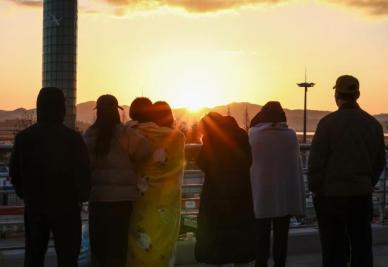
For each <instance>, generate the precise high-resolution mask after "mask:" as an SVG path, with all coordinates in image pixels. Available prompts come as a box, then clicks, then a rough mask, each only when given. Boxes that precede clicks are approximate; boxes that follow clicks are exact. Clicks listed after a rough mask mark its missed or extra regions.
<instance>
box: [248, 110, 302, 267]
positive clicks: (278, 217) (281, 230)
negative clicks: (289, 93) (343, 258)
mask: <svg viewBox="0 0 388 267" xmlns="http://www.w3.org/2000/svg"><path fill="white" fill-rule="evenodd" d="M286 122H287V119H286V115H285V113H284V111H283V108H282V106H281V105H280V103H279V102H268V103H267V104H266V105H264V106H263V108H262V110H261V111H260V112H259V113H258V114H257V115H256V116H255V117H254V118H253V119H252V122H251V128H250V130H249V140H250V144H251V147H252V156H253V160H252V168H251V184H252V195H253V206H254V212H255V218H256V232H257V255H256V267H267V266H268V265H267V262H268V259H269V255H270V243H271V242H270V239H271V228H273V258H274V263H275V265H274V266H275V267H284V266H285V265H286V258H287V241H288V229H289V224H290V217H291V216H303V215H304V213H305V191H304V180H303V171H302V163H301V157H300V150H299V144H298V140H297V138H296V133H295V131H294V130H292V129H289V128H288V126H287V123H286Z"/></svg>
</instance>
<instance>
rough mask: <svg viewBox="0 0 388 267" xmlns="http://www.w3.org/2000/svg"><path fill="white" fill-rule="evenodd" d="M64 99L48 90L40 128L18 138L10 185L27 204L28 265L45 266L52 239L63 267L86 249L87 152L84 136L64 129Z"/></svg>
mask: <svg viewBox="0 0 388 267" xmlns="http://www.w3.org/2000/svg"><path fill="white" fill-rule="evenodd" d="M64 117H65V97H64V95H63V92H62V91H61V90H59V89H58V88H54V87H52V88H43V89H41V90H40V92H39V96H38V99H37V123H36V124H34V125H32V126H31V127H28V128H27V129H25V130H23V131H21V132H19V133H18V134H17V135H16V138H15V143H14V148H13V151H12V156H11V162H10V176H11V179H12V180H11V182H12V184H13V186H14V188H15V190H16V194H17V195H18V196H19V197H20V198H22V199H23V200H24V203H25V214H24V220H25V236H26V237H25V238H26V248H25V258H24V260H25V265H24V266H26V267H29V266H31V267H40V266H44V259H45V253H46V251H47V246H48V242H49V238H50V232H52V233H53V237H54V243H55V249H56V252H57V261H58V266H59V267H74V266H77V264H78V263H77V260H78V254H79V251H80V245H81V214H80V207H81V203H82V202H85V201H87V200H88V199H89V191H90V176H91V174H90V170H89V157H88V152H87V149H86V146H85V143H84V142H83V139H82V136H81V135H80V134H79V133H78V132H76V131H74V130H72V129H70V128H68V127H66V126H65V125H63V121H64Z"/></svg>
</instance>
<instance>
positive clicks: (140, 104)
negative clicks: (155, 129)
mask: <svg viewBox="0 0 388 267" xmlns="http://www.w3.org/2000/svg"><path fill="white" fill-rule="evenodd" d="M151 109H152V102H151V100H149V99H148V98H147V97H137V98H135V100H133V101H132V103H131V106H130V108H129V117H130V118H131V119H132V120H135V121H138V122H140V123H142V122H149V121H150V117H151V115H150V113H151Z"/></svg>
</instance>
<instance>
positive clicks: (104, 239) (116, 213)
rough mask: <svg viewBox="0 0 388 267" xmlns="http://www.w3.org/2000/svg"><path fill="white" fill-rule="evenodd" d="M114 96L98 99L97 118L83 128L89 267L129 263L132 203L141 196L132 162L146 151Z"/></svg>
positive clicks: (146, 152) (145, 142) (142, 138)
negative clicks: (124, 119) (86, 158)
mask: <svg viewBox="0 0 388 267" xmlns="http://www.w3.org/2000/svg"><path fill="white" fill-rule="evenodd" d="M119 108H120V107H119V105H118V102H117V99H116V98H115V97H114V96H112V95H103V96H100V97H99V98H98V100H97V107H96V109H97V119H96V122H95V123H94V124H93V125H92V126H91V127H90V128H89V129H87V130H86V132H85V134H84V139H85V142H86V144H87V147H88V150H89V155H90V159H91V166H92V182H91V184H92V188H91V193H90V201H89V233H90V246H91V254H92V266H93V267H123V266H125V265H126V261H127V250H128V231H129V221H130V217H131V213H132V204H133V202H134V201H136V200H137V199H138V197H139V194H138V190H137V182H138V176H137V173H136V172H135V164H136V163H137V162H139V161H142V160H145V159H146V158H147V157H148V156H149V154H150V149H151V148H150V144H149V142H148V141H147V140H146V139H145V138H144V136H143V135H141V134H140V133H139V132H138V131H137V130H135V129H133V128H130V127H126V126H124V125H122V124H121V122H120V114H119V111H118V109H119Z"/></svg>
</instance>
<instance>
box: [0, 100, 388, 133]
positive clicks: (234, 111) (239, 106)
mask: <svg viewBox="0 0 388 267" xmlns="http://www.w3.org/2000/svg"><path fill="white" fill-rule="evenodd" d="M95 105H96V102H95V101H88V102H84V103H80V104H78V105H77V120H78V122H79V123H80V124H81V125H83V127H82V128H84V127H87V125H90V124H91V123H92V122H93V121H94V119H95V111H94V107H95ZM123 108H124V111H123V113H122V119H123V120H124V121H126V120H128V119H129V118H128V117H129V116H128V113H129V111H128V109H129V107H128V106H123ZM260 109H261V106H260V105H256V104H251V103H245V102H243V103H231V104H229V105H222V106H216V107H213V108H203V109H201V110H200V111H198V112H191V111H189V110H187V109H185V108H178V109H174V110H173V111H174V115H175V118H176V120H177V121H178V123H179V122H186V123H187V124H188V125H191V124H192V123H194V122H197V121H199V120H200V119H201V117H202V116H204V115H205V114H206V113H208V112H210V111H215V112H219V113H221V114H223V115H225V114H227V113H228V110H229V112H230V114H231V115H232V116H233V117H235V119H236V120H237V121H238V123H239V124H240V126H241V127H244V126H245V121H246V119H245V118H246V116H245V112H246V110H247V111H248V117H249V119H252V118H253V117H254V116H255V114H256V113H257V112H259V111H260ZM285 112H286V115H287V120H288V124H289V126H290V127H291V128H294V129H295V130H296V131H302V129H303V110H299V109H296V110H290V109H285ZM328 113H329V111H319V110H308V121H307V125H308V129H307V130H308V131H314V130H315V128H316V126H317V123H318V121H319V120H320V119H321V118H322V117H323V116H325V115H327V114H328ZM374 116H375V118H376V119H377V120H378V121H380V123H381V124H382V125H383V126H384V130H385V131H386V132H388V114H378V115H374ZM34 117H35V109H29V110H27V109H24V108H19V109H16V110H13V111H4V110H0V122H5V121H13V120H21V119H31V118H34Z"/></svg>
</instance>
